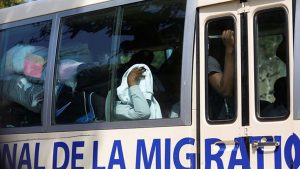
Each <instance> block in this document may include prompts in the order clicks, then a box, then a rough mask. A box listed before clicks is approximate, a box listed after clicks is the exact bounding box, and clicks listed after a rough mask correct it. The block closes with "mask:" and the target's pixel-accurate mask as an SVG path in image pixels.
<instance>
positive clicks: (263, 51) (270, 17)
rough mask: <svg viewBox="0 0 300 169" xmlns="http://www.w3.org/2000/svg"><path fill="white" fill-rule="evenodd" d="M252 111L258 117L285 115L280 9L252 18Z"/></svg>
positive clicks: (284, 54) (285, 43)
mask: <svg viewBox="0 0 300 169" xmlns="http://www.w3.org/2000/svg"><path fill="white" fill-rule="evenodd" d="M255 28H256V32H255V33H256V36H255V60H256V105H257V107H256V109H257V112H258V114H257V115H258V117H260V118H265V119H266V118H272V117H273V118H274V117H286V116H287V115H288V114H289V101H288V98H289V92H288V91H289V83H288V79H289V78H288V59H289V57H288V38H287V37H288V36H287V35H288V32H287V16H286V12H285V10H284V9H282V8H276V9H272V10H266V11H260V12H258V13H257V14H256V16H255Z"/></svg>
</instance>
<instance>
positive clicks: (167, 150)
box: [165, 138, 171, 169]
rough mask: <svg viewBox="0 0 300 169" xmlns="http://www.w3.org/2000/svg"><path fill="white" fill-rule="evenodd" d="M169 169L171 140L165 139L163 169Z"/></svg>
mask: <svg viewBox="0 0 300 169" xmlns="http://www.w3.org/2000/svg"><path fill="white" fill-rule="evenodd" d="M170 168H171V139H170V138H167V139H165V169H170Z"/></svg>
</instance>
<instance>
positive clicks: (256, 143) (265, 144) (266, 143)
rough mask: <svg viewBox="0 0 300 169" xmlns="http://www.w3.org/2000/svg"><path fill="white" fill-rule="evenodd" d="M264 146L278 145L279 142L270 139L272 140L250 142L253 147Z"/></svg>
mask: <svg viewBox="0 0 300 169" xmlns="http://www.w3.org/2000/svg"><path fill="white" fill-rule="evenodd" d="M266 146H273V147H278V146H280V142H278V141H272V142H261V141H254V142H253V143H252V147H253V148H255V149H258V148H264V147H266Z"/></svg>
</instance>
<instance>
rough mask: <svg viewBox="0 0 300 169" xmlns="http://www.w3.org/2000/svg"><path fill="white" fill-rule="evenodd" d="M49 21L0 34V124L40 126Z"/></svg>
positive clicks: (3, 31) (8, 125) (3, 125)
mask: <svg viewBox="0 0 300 169" xmlns="http://www.w3.org/2000/svg"><path fill="white" fill-rule="evenodd" d="M50 30H51V22H50V21H44V22H38V23H33V24H30V25H25V26H19V27H15V28H10V29H6V30H1V31H0V42H1V47H0V54H1V58H0V59H1V60H0V63H1V68H0V93H1V94H0V96H1V99H0V109H1V110H0V111H1V114H0V125H1V127H21V126H36V125H41V111H42V105H43V98H44V80H45V75H46V70H45V68H46V62H47V56H48V46H49V36H50Z"/></svg>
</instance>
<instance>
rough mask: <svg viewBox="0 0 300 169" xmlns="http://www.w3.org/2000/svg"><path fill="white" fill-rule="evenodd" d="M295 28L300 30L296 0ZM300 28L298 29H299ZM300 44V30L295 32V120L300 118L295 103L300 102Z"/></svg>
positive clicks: (296, 2)
mask: <svg viewBox="0 0 300 169" xmlns="http://www.w3.org/2000/svg"><path fill="white" fill-rule="evenodd" d="M294 14H295V15H294V26H295V27H294V30H299V28H300V3H299V1H296V0H295V9H294ZM297 28H298V29H297ZM299 45H300V33H299V31H295V32H294V91H293V94H294V98H293V99H294V114H293V119H294V120H300V105H299V104H295V103H299V100H300V87H299V84H300V77H299V74H300V67H299V66H296V63H299V61H300V60H299V59H300V57H299V53H300V49H299Z"/></svg>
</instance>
